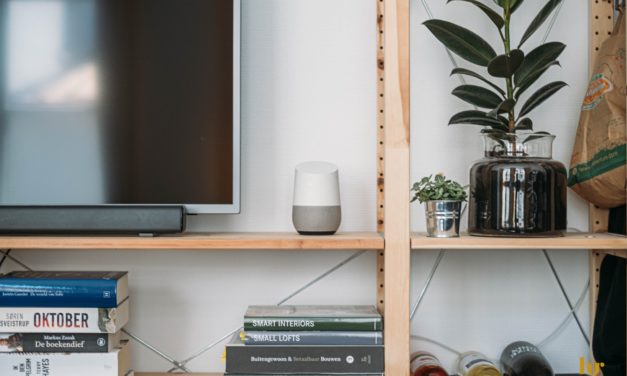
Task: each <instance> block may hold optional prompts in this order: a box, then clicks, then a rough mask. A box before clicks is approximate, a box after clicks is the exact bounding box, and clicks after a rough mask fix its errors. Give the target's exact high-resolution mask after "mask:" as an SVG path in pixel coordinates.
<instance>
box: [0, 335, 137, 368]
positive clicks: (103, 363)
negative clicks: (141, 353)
mask: <svg viewBox="0 0 627 376" xmlns="http://www.w3.org/2000/svg"><path fill="white" fill-rule="evenodd" d="M126 342H127V341H123V342H122V344H121V347H119V348H116V349H114V350H113V351H111V352H108V353H100V354H99V353H20V352H14V353H3V354H0V375H2V376H57V375H59V376H78V375H80V376H87V375H89V376H129V375H132V374H133V371H132V370H131V356H130V346H129V345H128V344H127V343H126Z"/></svg>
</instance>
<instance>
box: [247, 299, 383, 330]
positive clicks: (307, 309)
mask: <svg viewBox="0 0 627 376" xmlns="http://www.w3.org/2000/svg"><path fill="white" fill-rule="evenodd" d="M327 330H331V331H363V332H366V331H369V332H370V331H372V332H376V331H382V330H383V320H382V318H381V315H380V314H379V312H378V311H377V309H376V308H375V307H374V306H344V305H329V306H287V305H286V306H249V307H248V310H247V311H246V314H245V316H244V331H327Z"/></svg>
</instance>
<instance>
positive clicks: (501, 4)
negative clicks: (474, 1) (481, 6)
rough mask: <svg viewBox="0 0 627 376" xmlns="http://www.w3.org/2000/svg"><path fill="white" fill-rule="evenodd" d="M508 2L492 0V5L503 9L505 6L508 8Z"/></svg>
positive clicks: (506, 0)
mask: <svg viewBox="0 0 627 376" xmlns="http://www.w3.org/2000/svg"><path fill="white" fill-rule="evenodd" d="M509 1H510V0H494V4H496V5H498V6H500V7H501V8H505V7H506V6H509Z"/></svg>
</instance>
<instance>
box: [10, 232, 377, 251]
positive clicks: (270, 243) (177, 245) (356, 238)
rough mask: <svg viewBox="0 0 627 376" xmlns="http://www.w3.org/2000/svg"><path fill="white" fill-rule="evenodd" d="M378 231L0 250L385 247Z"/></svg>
mask: <svg viewBox="0 0 627 376" xmlns="http://www.w3.org/2000/svg"><path fill="white" fill-rule="evenodd" d="M383 248H384V241H383V237H382V235H380V234H378V233H376V232H354V233H350V232H349V233H338V234H335V235H332V236H303V235H299V234H297V233H269V232H268V233H247V232H242V233H214V234H185V235H173V236H155V237H141V236H139V237H138V236H2V237H0V249H76V250H88V249H144V250H151V249H154V250H164V249H166V250H179V249H180V250H203V251H209V250H224V249H229V250H237V249H245V250H269V249H272V250H295V249H307V250H339V249H371V250H382V249H383Z"/></svg>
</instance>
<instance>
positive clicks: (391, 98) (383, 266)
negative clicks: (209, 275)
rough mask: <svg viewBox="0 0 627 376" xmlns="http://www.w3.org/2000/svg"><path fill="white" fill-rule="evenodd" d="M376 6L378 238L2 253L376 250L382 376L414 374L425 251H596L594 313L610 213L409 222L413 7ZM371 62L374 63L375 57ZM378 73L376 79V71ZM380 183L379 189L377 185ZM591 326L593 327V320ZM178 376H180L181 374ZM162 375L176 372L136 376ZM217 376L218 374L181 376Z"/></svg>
mask: <svg viewBox="0 0 627 376" xmlns="http://www.w3.org/2000/svg"><path fill="white" fill-rule="evenodd" d="M373 1H376V4H377V13H378V14H377V22H376V27H377V56H376V58H377V81H378V85H377V91H378V92H377V97H378V101H377V109H376V111H377V159H376V163H377V181H376V187H377V191H378V194H377V231H379V232H381V234H380V233H379V232H368V233H343V234H336V235H333V236H301V235H298V234H295V233H222V234H220V233H216V234H186V235H180V236H158V237H131V236H97V237H90V236H2V237H0V248H2V249H51V250H54V249H75V250H97V249H122V250H125V249H128V250H133V249H144V250H153V249H154V250H198V251H205V250H342V249H367V250H377V273H378V274H377V305H378V307H379V309H380V311H381V313H382V314H383V315H384V317H385V359H386V365H385V372H386V375H388V376H407V375H408V374H409V350H410V347H409V342H410V338H409V280H410V278H409V275H410V270H409V265H410V262H409V257H410V251H411V248H413V249H416V250H421V249H459V250H464V249H466V250H473V249H495V250H497V249H563V250H567V249H591V250H593V251H591V252H590V254H591V264H590V267H591V269H590V270H591V286H592V287H593V288H592V289H591V290H592V292H591V312H593V309H594V307H595V305H596V289H595V288H594V287H595V285H596V283H597V282H596V281H597V280H598V271H597V270H598V267H599V265H600V262H601V261H602V258H603V256H604V255H605V254H616V255H619V256H623V257H625V256H627V239H626V238H624V237H620V236H615V235H608V234H598V233H596V232H599V231H601V232H602V231H605V230H606V225H607V212H606V211H601V210H596V209H594V208H592V210H591V227H590V231H592V232H595V233H594V234H568V235H567V236H565V237H562V238H544V239H543V238H524V239H511V238H507V239H505V238H485V237H471V236H462V237H460V238H457V239H435V238H427V237H426V236H424V235H422V234H411V233H410V223H409V200H408V197H409V164H410V154H409V149H410V148H409V134H410V126H409V115H410V106H409V104H410V100H409V94H410V93H409V82H410V77H409V73H410V58H409V25H410V22H409V4H410V0H373ZM589 1H590V4H591V5H590V6H591V8H590V9H591V12H590V24H591V28H590V33H591V43H590V48H591V56H592V54H593V53H594V49H595V48H597V47H598V46H599V43H600V41H601V40H602V38H603V37H604V36H606V35H607V32H608V31H609V30H611V28H612V23H611V17H612V14H613V10H612V7H611V5H612V4H611V1H610V2H607V1H599V0H589ZM373 58H374V57H373ZM373 73H374V72H373ZM373 184H375V182H373ZM591 321H592V322H593V320H591ZM179 374H180V373H179ZM136 375H137V376H165V375H172V373H141V372H138V373H136ZM180 375H195V376H217V375H221V374H220V373H195V374H180Z"/></svg>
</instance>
